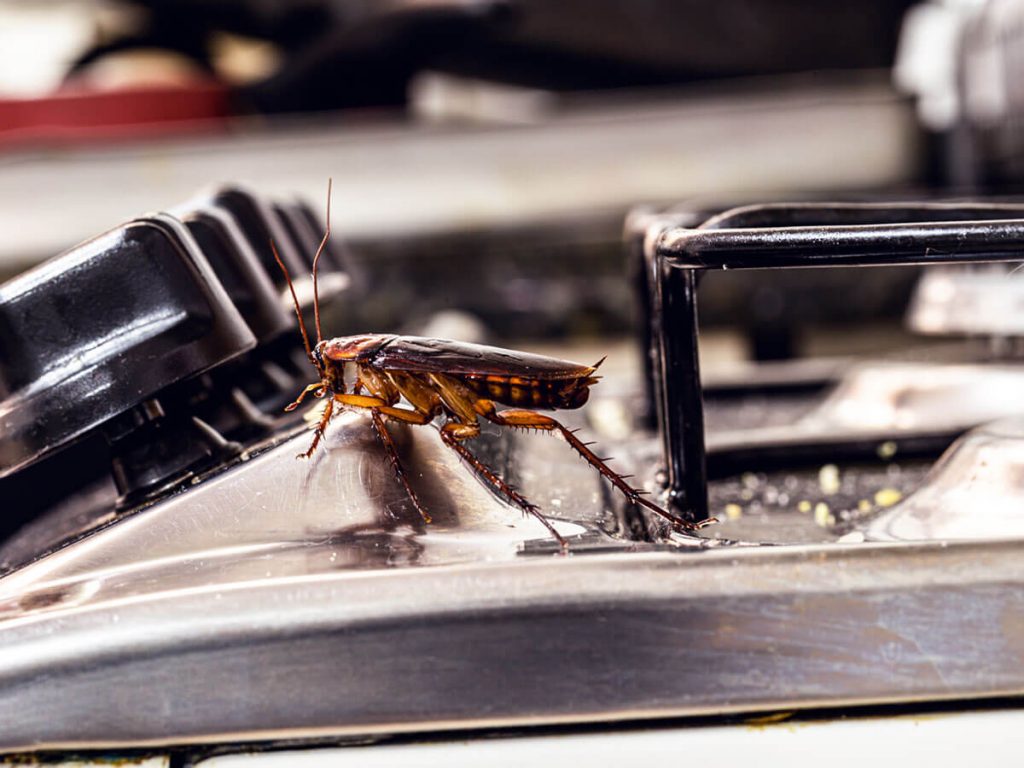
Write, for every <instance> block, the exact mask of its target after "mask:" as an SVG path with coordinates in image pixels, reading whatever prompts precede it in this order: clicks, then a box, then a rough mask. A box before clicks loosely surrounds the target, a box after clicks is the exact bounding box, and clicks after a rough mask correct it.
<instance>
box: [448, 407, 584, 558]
mask: <svg viewBox="0 0 1024 768" xmlns="http://www.w3.org/2000/svg"><path fill="white" fill-rule="evenodd" d="M479 434H480V425H479V424H459V423H458V422H453V421H452V422H448V423H447V424H445V425H444V426H443V427H441V439H442V440H443V441H444V443H445V445H447V446H448V447H449V448H451V449H452V450H454V451H455V452H456V453H458V454H459V456H461V457H462V458H463V459H465V460H466V461H467V462H468V463H469V465H470V466H471V467H473V469H475V470H476V471H477V473H478V474H479V475H480V476H481V477H483V478H484V479H485V480H487V482H489V483H490V484H491V486H492V487H494V488H495V489H496V490H497V491H498V493H499V494H500V495H502V496H504V497H505V498H507V499H510V500H511V501H512V502H513V503H514V504H515V505H516V506H517V507H519V508H520V509H522V510H523V512H524V513H525V514H527V515H533V517H535V518H537V519H538V520H540V522H541V523H542V524H543V525H544V527H545V528H547V529H548V533H550V534H551V536H552V537H553V538H554V539H555V541H557V542H558V546H559V547H560V548H561V551H562V554H566V553H568V551H569V542H567V541H566V540H565V539H564V538H562V535H561V534H560V533H559V532H558V531H557V530H555V527H554V526H553V525H552V524H551V522H550V521H549V520H548V519H547V518H546V517H544V515H543V514H541V511H540V507H538V506H537V505H536V504H533V503H532V502H530V501H528V500H527V499H526V498H525V497H524V496H523V495H522V494H520V493H519V491H517V490H516V489H515V488H513V487H512V486H511V485H509V484H508V483H506V482H505V481H504V480H502V479H501V477H499V476H498V474H497V473H496V472H495V471H494V470H492V469H491V468H490V467H488V466H487V465H486V464H484V463H483V462H482V461H480V459H478V458H477V457H476V456H474V455H473V453H471V452H470V450H469V449H468V448H467V447H466V446H464V445H463V444H462V442H461V441H462V440H468V439H469V438H472V437H476V436H477V435H479Z"/></svg>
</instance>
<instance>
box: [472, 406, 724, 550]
mask: <svg viewBox="0 0 1024 768" xmlns="http://www.w3.org/2000/svg"><path fill="white" fill-rule="evenodd" d="M482 415H483V416H484V417H485V418H487V419H490V420H491V421H493V422H494V423H495V424H502V425H504V426H507V427H516V428H519V429H542V430H545V431H547V432H559V433H560V434H561V435H562V437H564V438H565V440H566V442H567V443H569V445H571V446H572V447H573V448H574V449H575V450H576V452H577V453H579V455H580V456H582V457H583V458H584V459H585V460H586V461H587V462H588V463H589V464H590V465H591V466H592V467H594V468H595V469H596V470H597V471H598V472H600V473H601V474H602V475H603V476H604V477H606V478H607V479H608V481H609V482H610V483H611V484H612V485H614V486H615V487H616V488H618V489H619V490H620V491H621V492H622V494H623V495H624V496H625V497H626V498H627V499H629V500H630V501H631V502H633V503H635V504H642V505H643V506H645V507H647V509H649V510H651V511H652V512H655V513H656V514H658V515H660V516H661V517H663V518H665V519H666V520H668V521H669V522H670V523H671V524H672V526H673V527H675V528H676V529H677V530H682V531H696V530H698V529H700V528H702V527H704V525H706V524H707V523H708V522H711V521H705V522H704V523H700V524H695V523H691V522H690V521H689V520H683V519H682V518H681V517H677V516H676V515H673V514H672V513H671V512H669V511H668V510H667V509H663V508H661V507H660V506H658V505H657V504H655V503H654V502H653V501H651V500H649V499H645V498H644V497H643V496H641V495H640V493H641V492H640V491H639V490H637V489H636V488H634V487H633V486H631V485H630V484H629V483H627V482H626V481H625V479H624V478H623V477H622V476H621V475H620V474H619V473H617V472H616V471H615V470H613V469H612V468H611V467H609V466H608V465H607V464H605V462H604V460H603V459H601V457H599V456H598V455H597V454H596V453H594V452H593V451H592V450H590V448H588V447H587V444H586V443H584V442H583V441H582V440H580V439H579V438H578V437H576V435H575V434H573V432H572V430H570V429H568V428H566V427H565V426H563V425H562V424H561V423H560V422H558V421H556V420H555V419H553V418H551V417H550V416H545V415H543V414H541V413H535V412H533V411H525V410H509V411H502V412H501V413H498V412H497V411H495V410H494V409H493V406H492V407H491V408H490V409H485V412H484V413H483V414H482Z"/></svg>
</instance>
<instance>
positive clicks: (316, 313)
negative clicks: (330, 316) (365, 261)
mask: <svg viewBox="0 0 1024 768" xmlns="http://www.w3.org/2000/svg"><path fill="white" fill-rule="evenodd" d="M333 182H334V179H331V178H328V179H327V229H326V230H325V231H324V239H323V240H321V241H320V247H319V248H317V249H316V255H315V256H314V257H313V319H314V320H315V321H316V343H317V344H319V343H320V342H321V341H322V340H323V334H321V333H320V291H319V289H318V287H317V265H318V264H319V263H320V256H321V254H323V252H324V247H325V246H326V245H327V241H328V240H330V238H331V187H332V185H333Z"/></svg>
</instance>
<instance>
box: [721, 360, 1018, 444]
mask: <svg viewBox="0 0 1024 768" xmlns="http://www.w3.org/2000/svg"><path fill="white" fill-rule="evenodd" d="M1022 390H1024V366H1012V365H1005V366H1001V365H936V364H930V363H909V362H899V363H897V362H893V363H886V362H871V363H863V364H860V365H857V366H853V367H851V368H849V369H848V370H847V371H846V373H845V374H844V375H843V377H842V379H841V380H840V383H839V384H838V386H837V387H836V388H835V389H834V390H833V391H832V392H831V393H830V394H829V395H828V396H827V397H826V398H825V399H824V400H822V401H821V403H819V405H818V406H816V407H815V408H814V409H813V410H811V411H810V412H809V413H807V414H806V415H805V416H803V417H802V418H800V419H798V420H797V421H796V422H795V423H793V424H791V425H786V426H785V427H767V428H758V429H742V430H730V431H719V432H712V433H710V434H709V435H708V447H709V449H711V450H712V451H716V450H717V451H724V450H731V449H734V448H744V449H746V450H754V449H756V448H757V446H787V445H788V446H793V447H794V448H798V447H799V446H803V445H812V446H813V445H815V444H822V443H834V442H836V441H838V440H847V441H850V440H857V439H864V440H876V441H877V442H879V443H882V442H885V441H888V440H898V439H900V438H903V437H907V436H910V437H912V436H916V435H951V436H952V435H956V434H958V433H960V432H963V431H964V430H967V429H970V428H971V427H973V426H976V425H978V424H982V423H984V422H986V421H991V420H992V419H998V418H1003V417H1006V416H1012V415H1016V414H1020V413H1024V401H1022V400H1021V397H1020V393H1021V391H1022ZM950 439H951V438H950Z"/></svg>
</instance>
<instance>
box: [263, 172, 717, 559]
mask: <svg viewBox="0 0 1024 768" xmlns="http://www.w3.org/2000/svg"><path fill="white" fill-rule="evenodd" d="M327 190H328V191H327V228H326V232H325V233H324V237H323V240H322V241H321V242H320V246H319V248H318V249H317V251H316V255H315V256H314V257H313V273H312V277H313V313H314V318H315V323H316V344H315V345H311V344H310V341H309V334H308V333H307V331H306V325H305V323H304V321H303V319H302V310H301V309H300V307H299V302H298V299H297V298H296V295H295V288H294V286H293V285H292V280H291V276H290V275H289V274H288V269H287V267H285V265H284V262H283V261H281V258H280V256H278V254H277V249H276V248H274V244H273V243H271V247H272V248H273V250H274V256H275V258H276V259H277V263H278V265H279V266H280V267H281V270H282V271H283V272H284V275H285V278H286V280H287V282H288V288H289V290H290V291H291V293H292V300H293V302H294V304H295V314H296V316H297V317H298V319H299V330H300V331H301V333H302V340H303V343H304V344H305V347H306V354H307V356H308V357H309V361H310V362H311V363H312V364H313V367H314V368H316V371H317V373H318V374H319V377H320V380H319V381H318V382H316V383H314V384H310V385H309V386H308V387H306V388H305V389H304V390H303V391H302V392H301V393H300V394H299V396H298V397H297V398H296V399H295V401H294V402H293V403H291V404H290V405H289V406H288V407H287V408H286V410H288V411H291V410H294V409H295V408H297V407H298V406H299V405H300V404H301V403H302V400H303V398H305V397H306V395H308V394H310V393H314V395H315V396H316V397H318V398H320V397H327V403H326V405H325V407H324V411H323V415H322V416H321V418H320V422H319V424H318V425H317V426H316V428H315V431H314V435H313V442H312V443H311V444H310V446H309V450H307V451H306V452H305V453H304V454H299V456H300V457H301V456H305V457H306V458H309V457H310V456H312V455H313V452H314V451H315V450H316V447H317V445H318V444H319V443H320V440H321V438H322V437H323V435H324V431H325V430H326V428H327V424H328V422H329V421H330V420H331V416H332V415H333V414H334V411H335V407H336V406H341V407H343V408H347V409H352V410H356V411H362V412H364V413H367V414H369V416H370V420H371V423H372V424H373V428H374V431H375V432H376V433H377V437H378V438H379V439H380V442H381V444H382V445H383V446H384V450H385V451H386V453H387V455H388V458H389V460H390V461H391V464H392V466H393V467H394V470H395V474H396V475H397V476H398V479H399V480H400V481H401V483H402V485H403V486H404V487H405V490H406V493H408V495H409V499H410V500H411V501H412V503H413V506H415V507H416V510H417V511H418V512H419V514H420V516H421V517H422V518H423V520H424V522H427V523H429V522H430V514H429V513H428V512H427V510H426V509H425V508H424V507H423V505H422V503H421V502H420V500H419V497H418V496H417V495H416V492H415V490H413V487H412V485H410V483H409V479H408V477H407V476H406V473H405V470H404V469H403V468H402V463H401V460H400V459H399V456H398V450H397V449H396V447H395V444H394V441H393V440H392V438H391V435H390V434H389V433H388V431H387V429H386V428H385V426H384V420H385V419H392V420H395V421H401V422H405V423H406V424H420V425H422V424H429V423H431V422H432V421H433V420H434V419H435V418H437V417H438V416H441V417H443V418H444V419H445V422H444V424H443V425H441V428H440V434H441V439H442V441H443V442H444V444H445V445H447V446H448V447H449V448H451V449H452V450H454V451H455V452H456V453H458V454H459V456H461V457H462V458H463V459H465V460H466V462H468V463H469V465H470V466H472V467H473V468H474V469H475V470H476V471H477V472H478V473H479V474H480V476H481V477H483V478H484V479H485V480H486V481H487V482H488V483H490V485H491V486H492V487H493V488H494V489H495V490H497V491H498V493H499V494H500V495H502V496H504V497H505V498H507V499H509V500H510V501H512V502H513V503H514V504H516V505H517V506H518V507H520V508H521V509H522V510H523V512H524V513H525V514H529V515H533V516H534V517H535V518H537V520H539V521H540V522H541V523H543V524H544V526H545V527H546V528H547V529H548V531H549V532H550V533H551V535H552V536H553V537H554V538H555V540H556V541H557V542H558V543H559V545H560V547H561V550H562V552H563V553H564V552H566V551H567V550H568V542H566V540H565V539H564V538H562V536H561V535H560V534H559V533H558V531H557V530H555V527H554V526H553V525H552V524H551V523H550V522H549V521H548V519H547V518H546V517H545V516H544V515H543V514H542V513H541V511H540V509H539V508H538V507H537V506H536V505H535V504H532V503H531V502H529V501H528V500H527V499H525V498H524V497H523V496H522V495H521V494H520V493H519V492H518V491H516V490H515V489H514V488H512V487H511V486H510V485H508V483H506V482H505V481H504V480H502V479H501V477H499V476H498V474H497V473H496V472H494V471H493V470H492V469H491V468H490V467H488V466H487V465H485V464H484V463H483V462H481V461H480V460H479V459H478V458H477V457H476V456H474V455H473V454H472V453H471V452H470V451H469V449H468V448H466V446H465V445H464V444H463V442H464V441H466V440H469V439H471V438H474V437H476V436H477V435H479V434H480V419H481V418H484V419H487V420H488V421H491V422H494V423H495V424H500V425H502V426H506V427H512V428H515V429H537V430H543V431H546V432H551V433H553V434H558V435H561V436H562V437H563V438H564V439H565V440H566V442H568V443H569V445H570V446H572V447H573V448H574V449H575V450H576V452H577V453H579V454H580V456H582V457H583V458H584V459H585V460H586V461H587V462H589V463H590V464H591V465H592V466H593V467H594V468H595V469H597V471H598V472H600V473H601V474H602V475H603V476H604V477H605V478H607V479H608V481H609V482H611V484H612V485H614V486H615V487H616V488H617V489H618V490H619V491H621V492H622V494H623V495H625V497H626V498H627V499H628V500H629V501H630V502H632V503H635V504H640V505H642V506H644V507H646V508H647V509H649V510H651V511H652V512H655V513H656V514H658V515H660V516H661V517H663V518H664V519H666V520H667V521H668V522H669V523H670V524H671V525H672V527H673V528H675V529H676V530H678V531H686V532H689V531H693V530H696V529H697V528H700V527H701V526H700V525H697V524H694V523H690V522H688V521H686V520H683V519H682V518H680V517H677V516H676V515H673V514H672V513H671V512H669V511H668V510H666V509H663V508H662V507H660V506H658V505H657V504H655V503H654V502H653V501H651V500H650V499H645V498H644V497H643V496H642V495H641V494H642V493H644V492H643V491H640V490H638V489H636V488H633V487H632V486H631V485H630V484H629V483H627V482H626V479H625V478H624V477H623V476H622V475H619V474H618V473H617V472H615V471H614V470H613V469H611V468H610V467H609V466H608V465H607V464H606V463H605V460H603V459H601V458H600V457H599V456H598V455H597V454H596V453H594V452H593V451H592V450H590V447H589V444H587V443H584V442H583V441H581V440H580V439H579V438H578V437H576V434H575V432H574V430H570V429H568V428H567V427H565V426H563V425H562V424H561V423H560V422H558V421H557V420H555V419H553V418H551V417H550V416H546V415H544V414H541V413H536V412H535V411H533V410H530V409H532V408H540V409H543V410H555V409H567V408H579V407H580V406H582V405H583V404H584V403H586V402H587V397H588V396H589V394H590V387H591V386H592V385H593V384H595V383H596V382H597V380H598V377H596V376H594V373H595V371H596V370H597V367H598V366H599V365H600V364H601V362H603V360H602V361H598V362H597V363H595V364H594V365H581V364H579V363H572V362H568V361H566V360H558V359H555V358H552V357H544V356H541V355H534V354H529V353H526V352H517V351H514V350H509V349H501V348H499V347H488V346H483V345H480V344H469V343H465V342H459V341H447V340H444V339H433V338H422V337H418V336H398V335H394V334H382V333H368V334H362V335H359V336H342V337H339V338H334V339H324V338H323V336H322V334H321V330H320V302H319V295H318V293H317V264H318V263H319V260H320V256H321V254H322V253H323V250H324V247H325V245H326V244H327V241H328V239H329V238H330V234H331V223H330V221H331V202H330V197H331V192H330V184H328V188H327ZM346 365H351V366H353V368H354V373H355V379H354V384H353V387H352V391H351V392H348V391H347V390H346V384H345V366H346ZM364 390H365V392H366V394H364ZM403 399H404V400H405V402H406V403H408V405H409V406H411V407H401V406H400V405H399V403H400V401H401V400H403ZM499 404H500V405H507V406H513V408H511V409H507V410H502V411H499V410H498V409H497V405H499Z"/></svg>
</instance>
